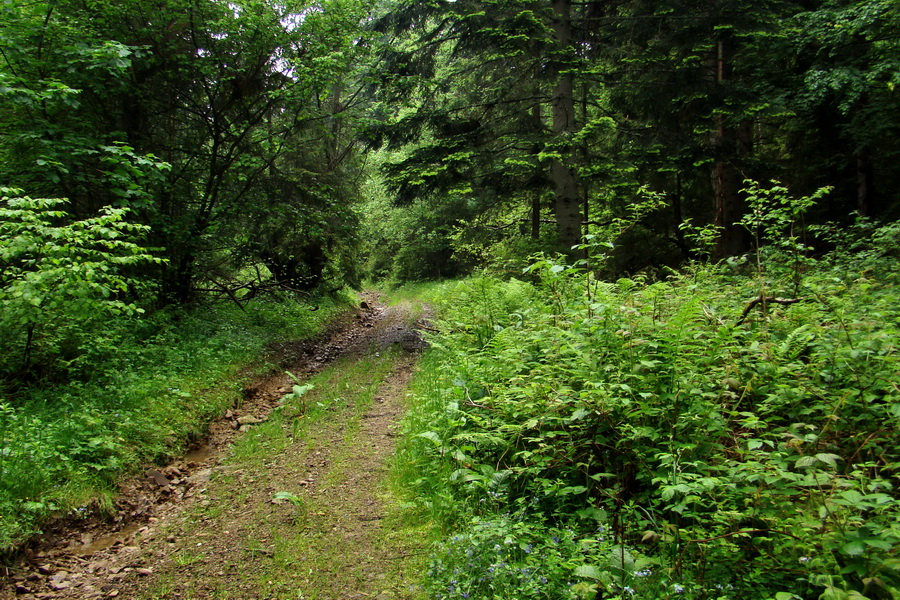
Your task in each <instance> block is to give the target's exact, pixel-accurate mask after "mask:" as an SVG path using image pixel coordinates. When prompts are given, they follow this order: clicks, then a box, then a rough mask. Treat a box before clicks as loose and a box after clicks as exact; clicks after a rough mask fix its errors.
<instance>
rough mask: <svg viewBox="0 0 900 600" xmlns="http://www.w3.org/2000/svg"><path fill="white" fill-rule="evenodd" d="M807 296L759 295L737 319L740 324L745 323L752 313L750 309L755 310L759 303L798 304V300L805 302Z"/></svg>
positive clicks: (764, 304)
mask: <svg viewBox="0 0 900 600" xmlns="http://www.w3.org/2000/svg"><path fill="white" fill-rule="evenodd" d="M804 300H806V298H776V297H775V296H758V297H756V298H754V299H753V300H751V301H750V302H749V303H748V304H747V306H745V307H744V312H742V313H741V318H740V319H738V320H737V324H738V325H743V324H744V321H746V320H747V316H748V315H749V314H750V311H751V310H753V309H754V308H755V307H756V306H757V305H759V304H762V305H763V306H766V305H767V304H781V305H783V306H786V305H788V304H797V303H798V302H803V301H804Z"/></svg>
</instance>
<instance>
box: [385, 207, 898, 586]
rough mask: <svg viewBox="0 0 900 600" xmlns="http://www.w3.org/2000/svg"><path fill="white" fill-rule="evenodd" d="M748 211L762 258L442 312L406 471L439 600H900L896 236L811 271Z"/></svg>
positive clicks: (796, 243) (835, 238) (469, 302)
mask: <svg viewBox="0 0 900 600" xmlns="http://www.w3.org/2000/svg"><path fill="white" fill-rule="evenodd" d="M757 193H758V194H762V195H763V196H766V197H767V198H768V199H769V201H767V202H765V203H761V204H759V205H757V207H756V208H757V209H759V210H755V211H754V212H753V214H755V215H756V216H757V217H758V220H757V221H755V222H754V223H751V222H750V221H748V222H747V225H748V226H750V228H751V229H753V227H755V226H759V227H763V225H764V223H768V225H765V226H767V227H770V229H769V231H768V232H767V234H768V239H770V240H773V241H774V242H775V243H772V244H768V245H767V244H761V245H760V249H759V251H758V252H757V253H756V254H754V255H748V256H746V257H741V258H735V259H731V260H728V261H723V262H721V263H718V264H699V263H698V264H693V265H690V266H688V267H686V268H685V269H684V270H683V271H679V272H674V271H673V272H671V273H670V274H669V275H668V276H667V277H663V278H649V277H643V276H641V275H636V276H633V277H629V278H621V279H619V280H617V281H611V282H605V281H600V280H598V279H596V278H594V277H593V276H592V275H591V274H590V273H588V272H586V271H585V269H583V268H580V267H577V266H575V267H572V266H567V265H566V264H564V263H561V262H557V261H555V260H552V259H549V258H546V257H536V258H535V259H534V260H533V262H532V263H531V265H530V266H529V267H528V268H527V269H525V270H524V271H523V272H521V273H520V275H519V276H518V277H513V278H507V277H503V278H499V277H496V276H493V275H491V274H488V273H486V274H484V275H481V276H476V277H472V278H469V279H466V280H464V281H461V282H458V283H446V284H441V286H440V288H439V289H438V290H437V291H436V292H432V294H431V295H432V296H433V299H434V300H435V301H436V302H437V304H436V310H437V311H438V313H439V319H438V320H436V321H435V322H434V325H433V326H434V328H435V329H436V330H439V333H434V334H432V336H431V349H430V350H429V351H428V353H427V354H426V355H425V357H424V358H423V360H422V362H421V371H420V373H419V374H418V375H417V377H416V380H415V382H414V386H413V389H414V391H415V398H416V400H415V403H416V404H415V406H414V407H413V408H412V410H411V412H410V414H409V416H408V417H407V420H406V422H405V440H404V443H403V445H402V449H401V453H400V455H399V457H398V461H397V462H398V465H399V466H398V469H399V470H400V471H399V473H400V476H401V477H403V478H404V480H405V482H406V486H407V488H408V493H409V497H408V501H409V502H410V503H411V504H412V505H414V506H415V507H416V508H417V510H418V511H420V514H421V515H422V516H423V518H427V519H433V520H434V521H435V522H436V523H438V525H439V528H442V531H443V533H442V535H441V539H440V540H439V541H438V542H437V545H436V550H435V552H434V554H433V556H432V559H431V566H430V569H429V570H428V573H427V575H426V576H425V578H424V581H423V584H422V585H423V587H424V589H425V590H426V591H427V593H428V596H429V597H430V598H479V599H489V598H495V599H500V598H503V599H511V598H548V599H551V598H552V599H558V598H607V599H612V598H618V599H622V600H630V599H632V598H722V599H724V598H742V599H751V598H753V599H757V598H758V599H775V600H790V599H805V598H822V599H825V600H837V599H850V598H855V599H860V598H872V599H875V598H877V599H889V598H897V597H898V590H900V559H898V557H897V548H898V547H900V525H898V523H900V499H898V495H897V490H896V481H897V475H898V468H900V453H898V449H900V439H898V434H897V432H898V428H900V388H898V381H900V356H898V347H897V340H898V339H900V338H898V334H900V325H898V324H900V306H898V303H897V297H898V292H900V290H898V284H900V229H898V228H897V227H896V226H888V227H883V228H875V227H871V226H866V225H859V226H857V227H855V228H852V229H849V230H845V231H834V230H827V231H826V230H819V231H818V233H819V235H820V236H821V237H820V239H823V238H824V237H827V238H828V239H829V242H830V243H831V244H832V248H833V249H832V250H831V251H830V252H828V253H827V254H824V255H820V256H818V257H817V258H810V253H811V249H810V248H807V247H805V246H804V245H803V244H802V243H801V242H800V238H799V237H798V236H799V233H797V230H795V229H792V228H791V223H792V219H791V218H790V216H786V215H785V213H784V206H787V204H785V205H782V208H781V209H780V210H779V209H777V208H774V209H773V210H771V211H762V209H761V207H762V206H768V207H770V208H772V207H777V206H778V203H774V202H771V200H772V198H773V197H774V195H777V194H778V190H777V189H776V190H769V191H766V192H760V191H759V190H757ZM788 204H790V203H788ZM776 229H778V231H776ZM776 234H777V235H776ZM600 249H606V250H608V248H607V247H606V246H605V245H602V244H601V245H597V246H595V247H594V249H593V250H594V252H595V253H598V252H599V250H600Z"/></svg>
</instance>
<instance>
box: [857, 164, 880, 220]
mask: <svg viewBox="0 0 900 600" xmlns="http://www.w3.org/2000/svg"><path fill="white" fill-rule="evenodd" d="M874 175H875V173H874V169H873V168H872V156H871V153H870V152H869V150H868V148H863V149H861V150H859V151H858V152H857V153H856V212H857V213H859V216H861V217H872V216H874V215H875V212H876V206H875V202H874V197H875V194H874V182H873V179H874Z"/></svg>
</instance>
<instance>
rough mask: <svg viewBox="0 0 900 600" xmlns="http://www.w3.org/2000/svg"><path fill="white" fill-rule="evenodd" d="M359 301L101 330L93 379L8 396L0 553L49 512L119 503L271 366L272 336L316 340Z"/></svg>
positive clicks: (3, 419) (2, 434)
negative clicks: (130, 480) (140, 474)
mask: <svg viewBox="0 0 900 600" xmlns="http://www.w3.org/2000/svg"><path fill="white" fill-rule="evenodd" d="M348 305H349V299H348V298H346V297H339V298H335V299H323V300H322V301H321V302H320V303H319V305H318V306H319V310H315V311H313V310H310V308H311V307H310V306H309V305H304V304H296V303H277V304H275V303H265V302H257V303H252V304H250V305H249V306H248V307H247V311H246V312H242V311H239V310H238V309H237V308H236V307H234V306H232V305H220V306H206V307H203V308H202V309H198V310H196V311H193V312H182V313H177V314H176V313H159V314H156V315H154V316H153V317H151V318H149V319H144V320H138V319H135V320H131V321H127V320H119V321H116V322H113V323H110V324H109V325H108V326H107V327H106V328H105V329H104V330H103V331H102V332H100V333H98V335H97V338H96V340H95V343H94V344H93V349H94V352H96V356H97V357H99V358H98V359H97V360H95V361H93V362H91V360H90V356H88V357H85V358H83V360H84V361H85V362H86V364H90V367H91V372H90V376H89V377H86V378H85V379H84V380H82V381H77V382H70V383H67V384H53V385H43V386H42V385H33V386H31V387H30V388H28V389H26V390H25V391H23V392H19V393H18V394H17V397H16V398H15V400H14V401H8V402H2V401H0V550H10V549H13V548H14V547H15V546H16V545H17V544H19V543H20V542H22V541H23V540H24V539H26V538H27V537H28V536H30V535H33V534H35V533H37V532H38V531H39V530H40V527H41V523H43V522H45V521H46V519H47V518H49V517H51V516H53V515H58V514H64V513H68V512H70V511H76V512H83V511H84V510H85V507H88V508H95V509H100V510H104V509H108V508H109V507H111V503H112V497H113V494H114V490H115V485H116V482H117V481H118V479H119V477H120V476H121V475H123V474H125V473H128V472H130V471H131V470H132V469H134V468H136V467H138V466H140V465H141V464H146V463H147V462H149V461H162V460H165V459H166V458H167V457H169V456H172V455H175V454H178V453H179V452H181V451H182V449H183V448H184V447H185V445H186V444H187V443H189V442H190V441H191V440H192V439H196V438H198V437H200V436H202V435H203V433H204V430H205V427H206V424H207V423H208V422H209V420H210V419H211V418H212V417H214V416H215V415H217V414H220V413H221V411H222V410H224V409H225V408H226V407H228V406H230V405H232V404H233V403H235V402H236V401H238V400H239V399H240V392H241V390H242V387H243V385H244V384H245V383H246V382H247V380H248V379H249V378H250V377H252V376H253V375H254V372H253V371H252V369H248V368H247V365H256V367H257V369H266V368H267V367H266V365H265V364H264V361H263V355H264V353H263V350H264V348H265V346H266V344H268V343H272V342H279V341H285V340H293V339H303V338H309V337H313V336H315V335H317V334H318V333H320V332H321V331H322V330H323V328H324V326H325V324H326V323H327V322H328V321H329V320H330V319H332V318H334V317H335V316H336V315H337V314H338V313H339V312H341V311H343V310H346V309H347V307H348Z"/></svg>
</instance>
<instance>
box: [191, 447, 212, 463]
mask: <svg viewBox="0 0 900 600" xmlns="http://www.w3.org/2000/svg"><path fill="white" fill-rule="evenodd" d="M215 455H216V449H215V448H213V447H212V446H200V447H199V448H194V449H193V450H191V451H190V452H188V453H187V454H185V455H184V462H186V463H192V462H193V463H202V462H206V461H207V460H209V459H210V458H212V457H213V456H215Z"/></svg>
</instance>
